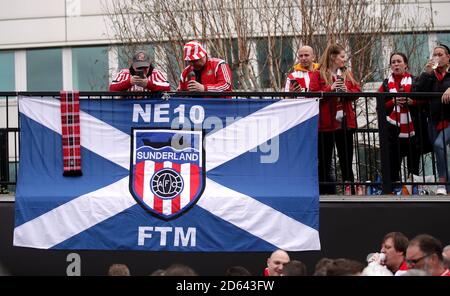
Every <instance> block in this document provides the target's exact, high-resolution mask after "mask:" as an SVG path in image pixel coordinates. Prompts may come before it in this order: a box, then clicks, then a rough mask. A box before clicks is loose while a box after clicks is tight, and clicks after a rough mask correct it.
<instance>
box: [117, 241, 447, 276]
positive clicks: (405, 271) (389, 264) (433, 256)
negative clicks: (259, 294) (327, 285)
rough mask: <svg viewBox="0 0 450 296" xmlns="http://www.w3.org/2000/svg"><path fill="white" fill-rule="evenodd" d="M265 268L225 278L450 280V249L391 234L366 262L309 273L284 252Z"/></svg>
mask: <svg viewBox="0 0 450 296" xmlns="http://www.w3.org/2000/svg"><path fill="white" fill-rule="evenodd" d="M266 264H267V267H266V268H265V269H264V270H263V271H262V272H261V273H259V274H252V273H251V272H250V271H249V270H248V269H247V268H245V267H243V266H231V267H229V268H227V269H226V271H225V273H224V275H225V276H251V275H254V276H308V275H313V276H450V270H449V268H450V245H447V246H446V247H443V245H442V243H441V242H440V241H439V240H438V239H436V238H435V237H433V236H431V235H429V234H420V235H417V236H416V237H414V238H413V239H411V240H409V239H408V238H407V237H406V235H404V234H403V233H401V232H390V233H388V234H386V235H385V236H384V237H383V239H382V240H381V246H380V250H379V251H378V252H375V253H370V254H369V255H368V257H367V262H366V263H362V262H361V261H358V260H354V259H347V258H337V259H330V258H322V259H320V260H319V261H318V262H317V263H316V265H315V267H314V271H310V272H309V273H308V269H307V267H306V265H305V264H304V263H303V262H301V261H299V260H291V259H290V256H289V254H288V253H287V252H286V251H284V250H280V249H278V250H275V251H274V252H273V253H272V254H271V255H270V257H269V258H267V263H266ZM108 275H111V276H114V275H116V276H129V275H130V271H129V269H128V267H127V266H126V265H124V264H113V265H111V266H110V268H109V270H108ZM150 275H151V276H197V275H198V273H197V272H196V271H194V269H192V268H191V267H189V266H187V265H184V264H172V265H171V266H169V267H168V268H167V269H157V270H155V271H154V272H152V273H151V274H150Z"/></svg>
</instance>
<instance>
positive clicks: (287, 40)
mask: <svg viewBox="0 0 450 296" xmlns="http://www.w3.org/2000/svg"><path fill="white" fill-rule="evenodd" d="M402 2H403V1H402V0H385V1H360V0H314V1H313V0H208V1H202V0H190V1H186V0H153V1H143V0H128V1H108V3H107V4H108V5H106V4H105V9H106V10H107V12H108V15H109V16H110V20H111V22H112V24H113V31H114V33H113V34H114V38H116V39H118V40H120V41H121V42H122V43H123V44H125V45H130V46H131V48H134V47H135V46H139V45H142V44H152V45H153V46H154V47H155V48H157V50H156V51H157V52H160V53H161V56H160V57H161V58H158V59H156V61H155V62H156V63H157V65H158V66H161V67H165V69H166V71H167V72H168V74H169V77H170V79H171V81H172V82H177V81H178V77H179V74H180V72H181V71H182V69H183V68H184V66H185V65H184V61H183V50H182V46H183V44H184V43H185V42H187V41H190V40H194V39H195V40H199V41H201V42H203V43H205V45H206V47H207V48H208V50H209V51H210V53H211V55H215V56H217V57H220V58H223V59H225V60H226V61H227V62H228V63H229V64H230V67H231V69H232V71H233V76H234V77H233V79H234V85H235V89H242V90H262V89H267V88H270V89H272V90H280V89H282V87H283V84H284V81H285V76H286V74H287V72H288V71H289V69H290V67H291V66H292V63H293V62H294V59H295V53H296V51H297V48H298V47H299V46H300V45H301V44H309V45H312V46H313V47H314V48H315V49H316V51H317V52H318V53H319V54H320V53H321V52H322V51H323V49H324V48H325V47H326V45H327V43H328V42H339V43H342V44H343V45H344V46H346V48H348V52H349V54H350V58H351V59H350V62H351V66H352V68H353V72H354V73H355V76H356V78H357V79H358V80H359V81H361V83H362V84H364V83H365V82H366V81H369V80H371V79H372V77H373V75H374V74H375V73H376V72H379V71H381V70H382V69H380V68H379V64H377V58H376V57H377V56H376V54H375V55H374V50H377V49H378V50H379V49H380V48H381V41H380V40H381V36H383V35H385V34H386V33H387V32H388V31H389V30H391V29H392V26H393V25H395V23H396V20H397V19H398V18H399V14H400V11H399V7H400V5H401V4H402ZM288 63H290V64H289V65H287V64H288Z"/></svg>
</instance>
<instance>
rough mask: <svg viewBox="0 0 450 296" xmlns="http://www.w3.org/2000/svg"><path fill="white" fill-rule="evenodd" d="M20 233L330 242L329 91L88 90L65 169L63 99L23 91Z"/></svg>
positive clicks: (124, 240)
mask: <svg viewBox="0 0 450 296" xmlns="http://www.w3.org/2000/svg"><path fill="white" fill-rule="evenodd" d="M19 109H20V126H21V135H20V140H21V142H20V146H21V149H20V170H19V178H18V184H17V195H16V220H15V229H14V245H15V246H22V247H32V248H41V249H102V250H149V251H183V252H190V251H193V252H199V251H202V252H215V251H217V252H219V251H220V252H224V251H225V252H228V251H229V252H241V251H272V250H274V249H278V248H280V249H284V250H287V251H302V250H319V249H320V241H319V232H318V229H319V192H318V179H317V125H318V120H317V119H318V111H319V108H318V103H317V102H316V101H315V100H313V99H299V100H251V99H249V100H239V99H238V100H230V99H204V98H200V99H193V98H180V99H170V100H168V101H166V100H132V99H124V100H80V125H81V126H80V127H81V161H82V165H81V168H82V171H83V172H82V173H83V175H82V176H79V177H64V176H63V174H62V173H63V163H62V161H63V160H62V146H61V142H62V141H61V114H60V101H59V100H57V99H53V98H35V97H21V98H20V99H19Z"/></svg>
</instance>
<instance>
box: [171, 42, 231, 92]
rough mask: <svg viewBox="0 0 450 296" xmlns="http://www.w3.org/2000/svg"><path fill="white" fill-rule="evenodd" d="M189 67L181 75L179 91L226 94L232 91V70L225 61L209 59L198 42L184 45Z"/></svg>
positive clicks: (185, 57) (185, 58)
mask: <svg viewBox="0 0 450 296" xmlns="http://www.w3.org/2000/svg"><path fill="white" fill-rule="evenodd" d="M184 60H185V61H187V63H188V66H187V67H186V68H185V69H184V70H183V72H182V73H181V78H180V84H179V86H178V90H179V91H193V92H203V91H210V92H224V91H231V90H232V80H231V70H230V67H229V66H228V64H227V63H225V61H224V60H221V59H217V58H211V57H208V53H207V52H206V50H205V48H204V47H203V46H202V45H201V44H200V43H198V42H197V41H191V42H188V43H186V44H185V45H184Z"/></svg>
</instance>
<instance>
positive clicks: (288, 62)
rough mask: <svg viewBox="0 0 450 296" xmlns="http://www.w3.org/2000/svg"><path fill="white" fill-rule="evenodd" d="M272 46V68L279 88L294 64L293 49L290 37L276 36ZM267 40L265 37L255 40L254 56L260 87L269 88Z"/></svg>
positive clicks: (271, 85) (270, 85)
mask: <svg viewBox="0 0 450 296" xmlns="http://www.w3.org/2000/svg"><path fill="white" fill-rule="evenodd" d="M274 42H275V44H274V47H273V49H272V55H273V56H272V59H271V62H272V65H273V66H272V68H273V69H274V73H273V74H274V76H275V77H274V79H275V81H273V82H275V84H276V85H278V87H279V88H280V89H282V88H283V86H284V83H285V80H286V77H287V74H288V73H289V71H290V69H291V67H292V66H293V64H294V51H293V49H292V38H276V39H274ZM268 53H269V50H268V41H267V38H263V39H259V40H257V41H256V56H257V59H258V68H259V75H260V76H259V82H260V85H261V87H262V88H271V87H273V84H271V78H270V64H269V62H270V60H269V58H268Z"/></svg>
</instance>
